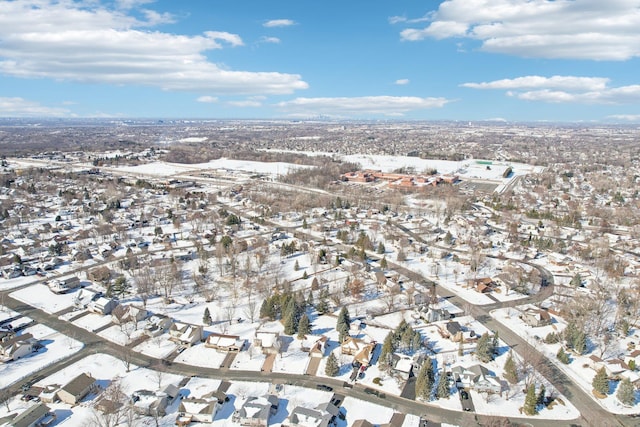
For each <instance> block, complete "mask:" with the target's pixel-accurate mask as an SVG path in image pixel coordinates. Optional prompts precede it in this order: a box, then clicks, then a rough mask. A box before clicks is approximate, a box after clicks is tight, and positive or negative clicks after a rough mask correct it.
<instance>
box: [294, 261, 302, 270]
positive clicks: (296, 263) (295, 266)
mask: <svg viewBox="0 0 640 427" xmlns="http://www.w3.org/2000/svg"><path fill="white" fill-rule="evenodd" d="M293 270H294V271H298V270H300V264H298V260H296V262H295V263H294V264H293Z"/></svg>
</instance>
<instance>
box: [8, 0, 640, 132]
mask: <svg viewBox="0 0 640 427" xmlns="http://www.w3.org/2000/svg"><path fill="white" fill-rule="evenodd" d="M639 57H640V0H607V1H603V0H555V1H549V0H445V1H435V0H429V1H416V0H394V1H388V0H350V1H344V0H342V1H335V0H325V1H322V2H311V1H301V0H278V1H273V2H267V1H265V0H251V1H247V0H224V1H223V0H180V1H178V0H157V1H154V0H111V1H106V0H1V1H0V116H2V117H45V116H46V117H113V118H126V117H157V118H265V119H269V118H295V119H308V118H318V117H327V118H336V119H391V120H392V119H399V120H405V119H411V120H412V119H424V120H464V121H466V120H509V121H567V122H622V123H627V122H634V123H637V122H640V62H639Z"/></svg>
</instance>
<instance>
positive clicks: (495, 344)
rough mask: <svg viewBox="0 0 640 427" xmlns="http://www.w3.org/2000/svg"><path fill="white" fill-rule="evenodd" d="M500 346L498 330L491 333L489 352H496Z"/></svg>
mask: <svg viewBox="0 0 640 427" xmlns="http://www.w3.org/2000/svg"><path fill="white" fill-rule="evenodd" d="M499 347H500V338H499V337H498V331H496V332H495V334H493V339H492V340H491V354H497V352H498V348H499Z"/></svg>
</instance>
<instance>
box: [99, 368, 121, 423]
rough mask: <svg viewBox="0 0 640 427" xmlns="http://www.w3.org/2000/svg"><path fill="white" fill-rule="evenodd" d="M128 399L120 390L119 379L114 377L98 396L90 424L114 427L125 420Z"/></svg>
mask: <svg viewBox="0 0 640 427" xmlns="http://www.w3.org/2000/svg"><path fill="white" fill-rule="evenodd" d="M127 401H128V397H127V395H126V393H125V392H124V390H123V388H122V382H121V380H120V378H118V377H116V378H115V379H113V380H112V381H111V383H110V384H109V386H107V388H106V389H105V390H104V392H103V393H102V394H101V396H100V400H99V401H98V404H97V406H98V407H99V408H100V409H97V408H96V409H94V410H93V416H92V422H93V425H94V426H96V427H116V426H117V425H118V424H120V423H121V422H123V421H124V420H125V418H126V413H127V410H128V407H127Z"/></svg>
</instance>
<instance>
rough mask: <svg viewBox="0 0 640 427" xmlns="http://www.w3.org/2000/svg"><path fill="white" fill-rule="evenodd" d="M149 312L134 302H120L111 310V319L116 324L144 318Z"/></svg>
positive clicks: (136, 321) (134, 321)
mask: <svg viewBox="0 0 640 427" xmlns="http://www.w3.org/2000/svg"><path fill="white" fill-rule="evenodd" d="M148 315H149V313H148V312H147V310H145V309H144V308H142V307H137V306H135V305H132V304H118V305H117V306H115V307H114V308H113V310H111V321H112V322H113V323H115V324H116V325H122V324H125V323H129V322H133V323H138V322H139V321H141V320H144V319H145V318H146V317H147V316H148Z"/></svg>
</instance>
